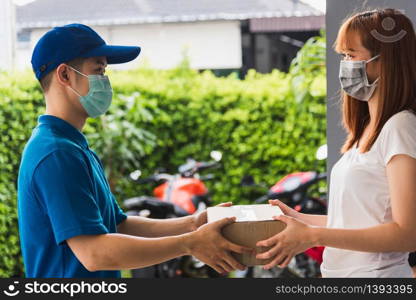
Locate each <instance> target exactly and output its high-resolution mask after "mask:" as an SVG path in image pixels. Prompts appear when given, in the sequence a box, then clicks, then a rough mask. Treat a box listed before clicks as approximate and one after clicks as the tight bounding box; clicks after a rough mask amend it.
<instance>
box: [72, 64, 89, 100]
mask: <svg viewBox="0 0 416 300" xmlns="http://www.w3.org/2000/svg"><path fill="white" fill-rule="evenodd" d="M67 66H68V67H70V68H71V69H72V70H74V71H75V72H77V73H78V74H80V75H82V76H85V77H87V78H88V76H87V75H85V74H83V73H81V72H80V71H78V70H77V69H75V68H73V67H71V66H70V65H67ZM68 87H69V89H70V90H71V91H73V92H74V93H75V94H76V95H77V96H78V97H82V96H81V94H80V93H78V92H77V91H76V90H74V89H73V88H72V87H71V86H68Z"/></svg>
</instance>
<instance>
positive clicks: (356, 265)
mask: <svg viewBox="0 0 416 300" xmlns="http://www.w3.org/2000/svg"><path fill="white" fill-rule="evenodd" d="M334 46H335V50H336V51H337V52H339V53H341V54H342V56H343V58H342V60H341V62H340V73H339V77H340V83H341V87H342V90H343V91H342V102H343V105H342V114H343V124H344V127H345V129H346V131H347V132H348V137H347V139H346V141H345V144H344V146H343V147H342V150H341V152H342V153H343V155H342V157H341V159H340V160H339V161H338V162H337V163H336V164H335V165H334V167H333V169H332V173H331V182H330V195H329V207H328V215H327V216H317V215H305V214H301V213H298V212H296V211H294V210H293V209H291V208H289V207H287V206H286V205H284V204H283V203H282V202H280V201H279V200H275V201H271V204H273V205H278V206H279V207H280V208H281V209H282V210H283V212H284V213H285V216H281V217H279V218H276V219H278V220H280V221H283V222H285V223H286V224H287V227H286V229H285V230H284V231H282V232H281V233H279V234H277V235H275V236H273V237H272V238H270V239H268V240H264V241H260V242H259V243H258V246H271V247H272V248H271V249H270V250H269V251H267V252H264V253H262V254H258V255H257V256H258V258H273V260H272V262H271V263H269V264H268V265H266V266H265V268H271V267H273V266H275V265H279V266H281V267H285V266H287V264H288V263H289V261H290V260H291V258H292V257H293V256H294V255H296V254H298V253H300V252H303V251H305V250H306V249H308V248H309V247H312V246H318V245H322V246H326V248H325V252H324V256H323V263H322V266H321V271H322V276H323V277H412V276H413V275H412V271H411V268H410V266H409V263H408V255H409V252H413V251H415V250H416V115H415V112H416V37H415V32H414V29H413V26H412V23H411V21H410V20H409V19H408V18H407V17H406V16H405V15H404V14H402V13H400V12H399V11H397V10H394V9H379V10H373V11H366V12H363V13H359V14H355V15H353V16H352V17H350V18H348V19H347V20H346V21H345V22H344V23H343V24H342V26H341V28H340V30H339V32H338V37H337V39H336V42H335V45H334Z"/></svg>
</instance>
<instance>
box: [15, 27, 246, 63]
mask: <svg viewBox="0 0 416 300" xmlns="http://www.w3.org/2000/svg"><path fill="white" fill-rule="evenodd" d="M93 29H94V30H96V31H97V32H98V33H99V34H100V35H101V37H102V38H103V39H104V40H105V41H106V42H107V44H114V45H138V46H140V47H142V52H141V54H140V57H139V59H136V60H135V61H133V62H130V63H127V64H121V65H114V66H113V68H117V69H125V68H134V67H137V66H139V65H140V64H143V63H145V62H147V63H148V64H150V66H151V67H154V68H158V69H166V68H171V67H174V66H176V65H177V64H178V63H179V62H180V61H181V60H182V57H183V51H184V50H185V49H186V50H187V53H188V56H189V58H190V61H191V66H192V68H196V69H234V68H240V67H241V66H242V53H241V33H240V23H239V21H212V22H198V23H164V24H143V25H120V26H113V27H106V26H95V27H94V26H93ZM46 31H47V29H36V30H34V31H32V34H31V42H30V45H26V46H25V45H20V46H18V49H17V56H18V58H17V65H18V67H19V68H24V67H30V57H31V54H32V49H33V47H34V46H35V44H36V42H37V41H38V39H39V38H40V37H41V36H42V35H43V34H44V33H45V32H46Z"/></svg>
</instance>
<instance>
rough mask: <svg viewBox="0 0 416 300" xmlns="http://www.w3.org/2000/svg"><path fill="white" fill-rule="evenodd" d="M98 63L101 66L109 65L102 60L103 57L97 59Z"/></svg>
mask: <svg viewBox="0 0 416 300" xmlns="http://www.w3.org/2000/svg"><path fill="white" fill-rule="evenodd" d="M96 63H97V64H99V65H101V66H103V67H106V66H107V63H106V62H105V61H104V60H102V59H97V61H96Z"/></svg>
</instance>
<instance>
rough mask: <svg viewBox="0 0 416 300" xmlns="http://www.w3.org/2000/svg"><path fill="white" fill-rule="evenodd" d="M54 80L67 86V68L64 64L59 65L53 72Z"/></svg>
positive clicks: (68, 82)
mask: <svg viewBox="0 0 416 300" xmlns="http://www.w3.org/2000/svg"><path fill="white" fill-rule="evenodd" d="M55 75H56V80H57V82H58V83H60V84H62V85H65V86H69V85H70V80H69V68H68V66H67V65H66V64H60V65H59V66H58V67H57V68H56V70H55Z"/></svg>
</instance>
